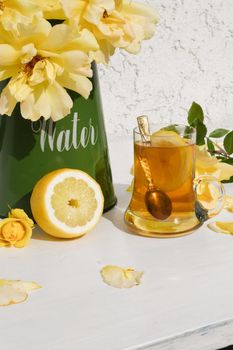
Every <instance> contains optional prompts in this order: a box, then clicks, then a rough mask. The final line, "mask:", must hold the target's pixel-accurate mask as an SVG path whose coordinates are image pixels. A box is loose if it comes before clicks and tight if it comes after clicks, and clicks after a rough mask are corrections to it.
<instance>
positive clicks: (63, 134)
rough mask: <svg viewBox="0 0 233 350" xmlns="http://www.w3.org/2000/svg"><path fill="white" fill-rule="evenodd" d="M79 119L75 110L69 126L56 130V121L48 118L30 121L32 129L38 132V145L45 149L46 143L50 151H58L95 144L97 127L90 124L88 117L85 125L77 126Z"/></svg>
mask: <svg viewBox="0 0 233 350" xmlns="http://www.w3.org/2000/svg"><path fill="white" fill-rule="evenodd" d="M79 122H80V119H79V117H78V113H77V112H75V113H74V116H73V119H72V121H71V127H70V129H67V130H61V131H59V132H58V131H57V128H56V123H54V122H53V121H52V120H51V119H50V120H39V121H38V122H32V131H33V132H34V133H37V134H38V133H40V147H41V150H42V152H44V151H45V147H46V144H48V146H49V148H50V149H51V151H54V150H57V151H58V152H64V151H69V150H70V149H71V148H74V149H79V148H80V147H83V148H87V147H88V146H89V145H91V146H95V145H96V143H97V141H98V129H97V128H95V127H94V125H93V124H92V119H91V118H90V119H89V121H88V125H87V126H83V127H82V128H79V124H80V123H79Z"/></svg>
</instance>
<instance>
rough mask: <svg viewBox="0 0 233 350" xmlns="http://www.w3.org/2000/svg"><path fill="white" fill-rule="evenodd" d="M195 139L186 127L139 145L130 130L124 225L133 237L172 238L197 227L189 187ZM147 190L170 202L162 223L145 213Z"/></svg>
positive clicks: (138, 137) (137, 134)
mask: <svg viewBox="0 0 233 350" xmlns="http://www.w3.org/2000/svg"><path fill="white" fill-rule="evenodd" d="M171 129H172V130H171ZM195 138H196V133H195V129H193V128H191V127H189V126H173V127H172V128H162V129H159V130H157V131H155V132H154V133H151V135H150V142H144V141H143V139H142V135H141V133H140V132H139V130H138V128H136V129H135V130H134V189H133V194H132V199H131V202H130V204H129V207H128V209H127V211H126V213H125V221H126V223H127V224H128V225H129V227H130V228H131V229H133V230H134V231H136V233H139V234H143V235H147V236H176V235H183V234H186V233H187V232H188V231H190V230H193V229H194V228H196V227H198V226H199V225H200V220H199V219H198V218H197V215H196V203H197V200H196V194H195V191H194V183H193V181H194V176H195ZM210 180H211V181H213V179H209V178H208V179H206V181H208V182H210ZM151 186H153V187H154V188H155V189H156V190H159V191H162V192H163V193H165V194H166V195H167V196H168V197H169V198H170V201H171V205H172V211H171V215H170V216H169V217H168V218H166V219H165V220H159V219H157V218H155V217H154V216H152V215H151V213H150V212H149V211H148V206H147V203H146V200H145V196H146V193H147V191H148V188H149V187H151ZM217 186H219V183H218V181H217ZM203 213H204V210H203Z"/></svg>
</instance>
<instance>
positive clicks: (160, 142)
mask: <svg viewBox="0 0 233 350" xmlns="http://www.w3.org/2000/svg"><path fill="white" fill-rule="evenodd" d="M151 143H152V146H157V147H182V146H186V145H187V143H186V142H185V140H184V139H183V138H182V137H181V136H180V135H179V134H177V133H176V132H175V131H171V130H158V131H156V132H154V133H153V134H152V135H151Z"/></svg>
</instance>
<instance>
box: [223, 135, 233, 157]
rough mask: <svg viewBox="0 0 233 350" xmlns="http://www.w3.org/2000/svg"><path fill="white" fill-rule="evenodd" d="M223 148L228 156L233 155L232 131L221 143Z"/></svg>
mask: <svg viewBox="0 0 233 350" xmlns="http://www.w3.org/2000/svg"><path fill="white" fill-rule="evenodd" d="M223 144H224V148H225V150H226V151H227V153H228V154H232V153H233V131H231V132H229V133H228V134H227V136H226V137H225V138H224V141H223Z"/></svg>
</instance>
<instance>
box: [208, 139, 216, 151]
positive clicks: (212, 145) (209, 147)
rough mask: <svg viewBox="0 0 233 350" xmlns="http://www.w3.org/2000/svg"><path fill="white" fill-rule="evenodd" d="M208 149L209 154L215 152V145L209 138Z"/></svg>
mask: <svg viewBox="0 0 233 350" xmlns="http://www.w3.org/2000/svg"><path fill="white" fill-rule="evenodd" d="M207 147H208V151H209V152H213V151H214V150H215V147H214V144H213V142H212V141H211V140H210V139H209V138H207Z"/></svg>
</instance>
